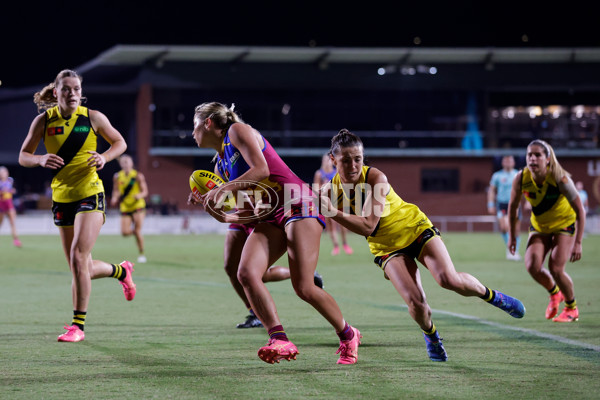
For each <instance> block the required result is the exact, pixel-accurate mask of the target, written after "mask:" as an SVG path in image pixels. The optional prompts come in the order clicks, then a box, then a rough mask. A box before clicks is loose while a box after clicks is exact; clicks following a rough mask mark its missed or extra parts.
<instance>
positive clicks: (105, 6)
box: [0, 0, 600, 89]
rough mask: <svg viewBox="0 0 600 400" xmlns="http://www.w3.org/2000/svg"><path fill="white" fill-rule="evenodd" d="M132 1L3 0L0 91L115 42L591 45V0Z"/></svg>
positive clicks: (594, 35) (594, 32)
mask: <svg viewBox="0 0 600 400" xmlns="http://www.w3.org/2000/svg"><path fill="white" fill-rule="evenodd" d="M134 3H135V2H128V1H126V0H121V1H96V2H89V1H88V2H66V1H55V2H43V3H42V2H40V3H37V2H33V3H32V2H26V1H21V2H11V4H12V5H11V7H10V9H8V10H7V8H6V6H2V8H1V9H0V18H1V23H0V37H1V40H0V80H1V81H2V86H0V89H2V88H17V87H22V86H29V85H36V84H39V83H40V82H42V83H44V82H50V81H52V80H53V79H54V77H55V76H56V74H57V73H58V72H59V71H60V70H61V69H63V68H76V67H78V66H80V65H82V64H84V63H85V62H87V61H89V60H91V59H93V58H94V57H96V56H97V55H98V54H99V53H101V52H102V51H105V50H107V49H109V48H111V47H112V46H114V45H116V44H170V45H182V44H184V45H253V46H309V45H316V46H318V47H327V46H332V47H347V46H350V47H413V46H417V45H416V44H415V38H419V39H420V44H418V46H421V47H519V48H527V47H598V46H600V27H599V26H598V17H597V15H598V14H597V13H596V12H595V11H594V10H593V9H592V6H591V4H593V3H592V2H591V1H590V2H588V1H583V2H581V1H580V2H560V3H557V2H526V1H521V2H516V1H515V2H512V1H505V2H487V1H477V2H475V1H464V2H450V1H444V2H439V3H440V4H441V5H436V4H437V3H438V2H435V1H431V2H426V1H422V0H421V1H418V2H417V1H415V2H414V3H415V4H411V3H408V2H406V1H401V0H396V1H379V2H377V1H373V0H371V1H360V2H359V4H357V5H356V6H351V5H349V4H350V2H328V1H326V0H321V1H320V2H316V1H313V0H307V1H289V0H288V1H277V2H272V1H244V2H237V1H219V2H216V1H213V2H207V1H201V0H195V1H194V2H192V1H186V2H178V1H170V2H162V5H151V4H152V2H144V3H141V4H143V5H142V6H136V5H135V4H134ZM186 3H187V4H186ZM519 3H527V5H519ZM257 4H258V6H257ZM334 4H339V5H334ZM416 4H417V5H416ZM594 8H595V7H594ZM524 37H526V38H527V40H526V41H524V40H523V38H524Z"/></svg>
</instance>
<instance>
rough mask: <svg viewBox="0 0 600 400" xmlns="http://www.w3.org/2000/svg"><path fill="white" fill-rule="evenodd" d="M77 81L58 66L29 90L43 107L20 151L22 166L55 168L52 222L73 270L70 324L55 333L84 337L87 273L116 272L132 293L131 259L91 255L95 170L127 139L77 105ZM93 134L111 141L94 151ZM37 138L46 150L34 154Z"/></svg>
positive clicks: (98, 205) (97, 199) (97, 220)
mask: <svg viewBox="0 0 600 400" xmlns="http://www.w3.org/2000/svg"><path fill="white" fill-rule="evenodd" d="M81 82H82V78H81V76H79V75H78V74H77V73H76V72H75V71H71V70H63V71H61V72H60V73H59V74H58V75H57V77H56V79H55V80H54V82H53V83H51V84H49V85H47V86H46V87H44V88H43V89H42V90H41V91H39V92H37V93H36V94H35V95H34V102H35V103H36V104H37V106H38V110H40V111H42V110H45V111H44V112H43V113H41V114H39V115H38V116H37V117H35V118H34V120H33V122H32V123H31V127H30V128H29V133H28V134H27V137H26V138H25V141H24V142H23V145H22V147H21V151H20V153H19V164H21V165H22V166H24V167H37V166H41V167H43V168H48V169H50V170H52V172H53V174H54V177H53V179H52V183H51V187H52V212H53V214H54V224H55V225H56V226H57V227H58V228H59V231H60V236H61V239H62V247H63V250H64V252H65V255H66V257H67V262H68V263H69V268H70V269H71V272H72V274H73V282H72V285H71V290H72V298H73V319H72V324H71V325H70V326H65V329H66V330H67V332H66V333H63V334H62V335H60V336H59V337H58V341H59V342H79V341H81V340H83V339H84V337H85V334H84V325H85V319H86V315H87V309H88V303H89V300H90V293H91V288H92V282H91V281H92V279H97V278H106V277H113V278H117V279H118V280H119V283H121V285H122V286H123V292H124V294H125V298H126V299H127V300H133V298H134V296H135V293H136V287H135V284H134V283H133V280H132V276H131V274H132V271H133V264H132V263H130V262H129V261H123V262H121V263H120V264H109V263H106V262H104V261H100V260H92V256H91V251H92V248H93V247H94V244H95V242H96V239H97V238H98V235H99V233H100V229H101V228H102V225H103V224H104V219H105V214H104V213H105V209H106V202H105V199H104V186H103V185H102V180H101V179H100V177H99V176H98V173H97V171H98V170H100V169H102V168H103V167H104V165H105V164H106V163H107V162H109V161H111V160H114V159H115V158H117V157H118V156H120V155H121V154H122V153H123V152H124V151H125V150H126V149H127V144H126V143H125V140H124V139H123V137H122V136H121V134H120V133H119V131H117V130H116V129H115V128H114V127H113V126H112V125H111V123H110V121H109V120H108V118H107V117H106V116H105V115H104V114H102V113H101V112H100V111H96V110H89V109H88V108H86V107H83V106H81V100H82V95H81ZM98 135H100V136H102V137H103V138H104V139H105V140H106V141H107V142H108V143H109V144H110V147H109V148H108V150H106V151H105V152H103V153H98V152H97V139H98ZM41 141H43V142H44V145H45V147H46V153H45V154H42V155H36V154H35V151H36V149H37V147H38V145H39V144H40V142H41Z"/></svg>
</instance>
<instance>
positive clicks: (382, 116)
mask: <svg viewBox="0 0 600 400" xmlns="http://www.w3.org/2000/svg"><path fill="white" fill-rule="evenodd" d="M65 67H70V66H65ZM599 67H600V49H597V48H527V49H521V48H519V49H517V48H336V47H333V48H320V47H248V46H182V45H177V46H175V45H174V46H164V45H117V46H114V47H112V48H110V49H108V50H107V51H105V52H103V53H101V54H99V55H98V56H97V57H96V58H94V59H92V60H90V61H89V62H87V63H85V64H83V65H81V66H78V67H77V66H75V67H74V68H73V69H75V70H76V71H77V72H79V73H80V74H81V75H82V76H83V78H84V81H83V95H84V96H86V97H88V98H89V100H88V101H87V103H85V105H86V106H87V107H90V108H98V109H100V110H102V112H103V113H105V114H106V115H107V116H109V118H110V120H111V121H112V123H113V125H114V126H115V127H116V128H117V129H118V130H119V131H120V132H121V133H122V134H123V135H124V137H125V138H126V140H127V142H128V145H129V149H128V151H127V153H128V154H131V155H132V156H133V157H134V159H135V160H136V165H137V167H138V169H139V170H140V171H141V172H143V173H144V174H145V176H146V178H147V180H148V183H149V188H150V193H151V195H150V199H149V203H150V207H155V208H156V209H155V211H156V212H159V213H172V212H173V213H174V212H185V211H186V210H187V211H189V210H190V208H189V206H187V205H186V199H187V195H188V192H189V187H188V186H187V178H188V176H189V175H190V173H191V172H192V171H193V170H195V169H209V170H211V169H212V168H213V166H212V164H211V159H212V157H213V155H214V154H212V153H211V151H207V150H206V149H199V148H197V147H196V146H195V143H194V141H193V139H192V137H191V132H192V128H193V121H192V118H193V114H194V107H195V106H196V105H198V104H200V103H202V102H205V101H219V102H223V103H226V104H231V103H235V104H236V111H237V112H239V113H240V115H241V117H242V118H243V119H244V120H245V121H246V122H248V123H250V124H252V125H253V126H254V127H256V128H257V129H258V130H259V131H261V132H262V133H263V134H264V135H265V137H267V139H268V140H269V141H270V142H271V143H272V144H273V145H274V146H275V147H276V148H277V149H278V152H279V154H280V155H282V156H283V158H284V159H285V161H286V162H287V163H288V164H289V165H290V166H292V168H293V169H294V170H295V171H296V173H297V174H298V175H299V176H300V177H301V178H302V179H304V180H305V181H307V182H311V180H312V176H313V173H314V171H315V170H316V169H317V168H318V167H319V165H320V159H321V156H322V154H324V153H326V152H327V151H328V148H329V144H330V139H331V137H332V136H333V135H334V134H335V133H336V132H337V131H338V130H339V129H341V128H347V129H349V130H351V131H353V132H355V133H357V134H358V135H360V136H361V138H362V139H363V140H364V142H365V145H366V156H367V162H368V164H370V165H373V166H376V167H378V168H380V169H382V170H384V171H386V173H387V175H388V177H389V178H390V181H391V183H392V184H393V185H394V187H395V188H396V190H397V191H398V192H399V194H400V195H401V196H402V197H403V198H404V199H406V200H407V201H410V202H414V203H417V204H419V206H420V207H421V208H422V209H424V210H425V211H426V213H427V214H428V215H430V216H432V219H435V218H436V217H435V216H440V217H439V218H443V220H440V222H439V223H441V224H446V225H445V227H446V228H447V229H451V228H452V227H453V226H456V227H458V226H459V225H460V224H462V225H461V226H462V227H463V228H464V229H478V227H477V226H478V225H487V226H486V228H484V229H489V227H490V226H492V225H493V224H492V222H493V218H481V219H477V216H485V214H486V189H487V186H488V184H489V179H490V176H491V174H492V173H493V172H494V171H495V170H497V169H499V168H500V158H501V157H502V156H503V155H506V154H511V155H514V156H515V158H516V160H517V167H521V166H523V164H524V156H525V148H526V146H527V144H528V143H529V142H530V141H531V140H533V139H536V138H540V139H544V140H546V141H548V142H549V143H551V144H552V145H553V147H554V148H555V149H556V152H557V155H558V157H559V159H560V161H561V164H562V165H563V166H564V167H565V168H566V169H567V170H568V171H569V172H571V173H572V174H573V176H574V179H575V180H579V181H582V182H583V184H584V187H586V188H587V189H588V192H590V200H589V201H590V212H591V213H593V212H594V210H596V209H597V207H598V205H599V204H600V148H599V144H598V137H599V134H600V100H599V99H600V75H599V74H598V70H599ZM53 78H54V77H53V76H52V77H44V79H41V80H40V84H39V85H38V86H36V87H27V88H21V89H3V88H0V115H2V116H4V118H3V126H2V127H0V135H1V137H2V147H1V148H0V164H1V165H6V166H7V167H8V168H9V169H10V170H11V176H13V177H14V179H15V184H16V187H17V190H18V191H19V194H20V195H21V199H22V202H21V203H22V207H21V211H26V210H27V209H36V208H47V206H48V205H47V202H43V201H40V200H39V199H40V197H38V198H37V199H38V200H36V197H35V196H33V197H29V198H28V197H27V196H28V195H32V194H36V193H38V194H43V192H44V190H45V185H46V184H47V182H48V181H49V180H50V179H51V178H50V174H49V172H48V171H42V170H40V169H36V170H28V169H25V168H21V167H19V166H18V163H17V157H18V152H19V148H20V145H21V143H22V141H23V139H24V137H25V135H26V134H27V130H28V128H29V123H30V121H31V120H32V118H33V117H34V116H35V114H36V112H37V110H36V108H35V105H34V104H33V102H32V96H33V93H34V92H36V91H38V90H40V89H41V88H42V87H43V86H44V85H45V84H47V83H48V82H50V81H51V80H52V79H53ZM117 170H118V165H117V163H111V164H110V165H107V166H106V168H105V169H104V170H103V171H101V177H102V179H103V181H104V184H105V187H106V189H107V192H109V193H110V191H111V190H112V187H111V185H112V180H111V176H112V174H113V173H114V172H115V171H117ZM44 174H47V176H44ZM28 199H29V201H28ZM175 210H177V211H175ZM442 216H443V217H442ZM434 222H436V223H438V222H437V221H434ZM479 222H482V223H483V224H479ZM453 224H454V225H453ZM457 229H461V228H457Z"/></svg>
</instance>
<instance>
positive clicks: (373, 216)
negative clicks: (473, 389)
mask: <svg viewBox="0 0 600 400" xmlns="http://www.w3.org/2000/svg"><path fill="white" fill-rule="evenodd" d="M330 154H331V157H332V160H333V163H334V165H335V166H336V168H337V171H338V172H337V174H336V175H335V176H334V177H333V179H332V180H331V183H330V184H328V185H326V186H325V187H324V188H323V190H322V191H321V199H322V204H323V213H324V214H327V215H329V216H331V218H333V219H334V220H335V221H337V222H339V223H340V224H341V225H344V226H345V227H346V228H348V229H349V230H350V231H352V232H354V233H356V234H359V235H361V236H364V237H365V238H366V239H367V242H368V243H369V248H370V250H371V253H373V255H374V256H375V264H377V265H378V266H379V267H380V268H381V269H382V270H383V272H384V277H385V278H386V279H389V280H390V281H391V282H392V284H393V285H394V287H395V288H396V290H397V291H398V293H400V296H402V299H403V300H404V302H405V303H406V304H407V306H408V311H409V313H410V315H411V317H412V318H413V319H414V320H415V322H416V323H417V324H418V325H419V327H420V328H421V330H422V331H423V337H424V339H425V344H426V348H427V354H428V356H429V358H430V359H431V360H432V361H446V360H447V358H448V356H447V354H446V350H445V349H444V346H443V345H442V338H441V337H440V335H439V332H438V330H437V328H436V326H435V325H434V323H433V321H432V319H431V308H430V307H429V304H427V300H426V296H425V291H424V290H423V286H422V284H421V277H420V274H419V268H418V265H417V261H419V262H420V263H421V264H423V265H424V266H425V267H426V268H427V269H428V270H429V272H430V273H431V275H433V277H434V279H435V281H436V282H437V283H438V284H439V285H440V286H441V287H443V288H444V289H448V290H451V291H453V292H456V293H457V294H459V295H461V296H469V297H475V296H477V297H479V298H480V299H482V300H483V301H485V302H487V303H489V304H491V305H493V306H495V307H498V308H499V309H501V310H503V311H505V312H507V313H508V314H510V315H511V316H512V317H515V318H522V317H523V316H524V315H525V307H524V306H523V304H522V303H521V302H520V301H519V300H518V299H516V298H513V297H510V296H507V295H505V294H504V293H501V292H499V291H497V290H492V289H490V288H488V287H487V286H484V285H483V284H481V282H479V281H478V280H477V279H476V278H475V277H474V276H472V275H470V274H468V273H466V272H457V271H456V269H455V268H454V264H453V263H452V260H451V258H450V255H449V254H448V250H447V249H446V246H445V245H444V242H443V241H442V239H441V234H440V232H439V231H438V230H437V228H436V227H435V226H433V224H432V223H431V221H430V220H429V218H427V216H426V215H425V214H424V213H423V212H422V211H421V210H420V209H419V208H418V207H417V206H416V205H414V204H410V203H407V202H405V201H403V200H402V199H401V198H400V196H398V195H397V194H396V193H395V192H394V189H393V188H392V186H391V185H390V184H389V183H388V180H387V177H386V175H385V174H384V173H383V172H382V171H380V170H378V169H377V168H372V167H368V166H366V165H364V149H363V143H362V140H361V139H360V138H359V137H358V136H356V135H355V134H353V133H351V132H349V131H348V130H346V129H342V130H341V131H340V132H339V133H338V134H337V135H335V136H334V137H333V139H332V140H331V151H330Z"/></svg>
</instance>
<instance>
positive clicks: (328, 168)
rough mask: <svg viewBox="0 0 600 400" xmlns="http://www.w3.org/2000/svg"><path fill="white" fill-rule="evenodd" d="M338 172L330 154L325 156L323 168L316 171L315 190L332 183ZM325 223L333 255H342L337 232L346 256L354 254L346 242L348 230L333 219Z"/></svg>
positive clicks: (328, 219) (322, 163)
mask: <svg viewBox="0 0 600 400" xmlns="http://www.w3.org/2000/svg"><path fill="white" fill-rule="evenodd" d="M336 172H337V171H336V169H335V167H334V166H333V162H331V157H329V154H323V157H321V168H319V169H318V170H316V171H315V176H314V178H313V185H314V188H315V190H319V189H320V188H321V186H323V185H325V184H326V183H328V182H329V181H331V178H333V177H334V176H335V173H336ZM325 221H326V223H327V227H326V228H325V230H327V231H328V232H329V237H331V242H332V243H333V250H331V255H332V256H337V255H338V254H339V253H340V246H339V242H338V240H337V232H339V234H340V239H341V241H342V248H343V249H344V251H345V252H346V254H352V253H353V252H354V251H353V250H352V247H350V246H349V245H348V243H347V241H346V233H347V232H346V228H344V227H343V226H341V225H340V224H338V223H337V222H335V221H334V220H332V219H331V218H325Z"/></svg>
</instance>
